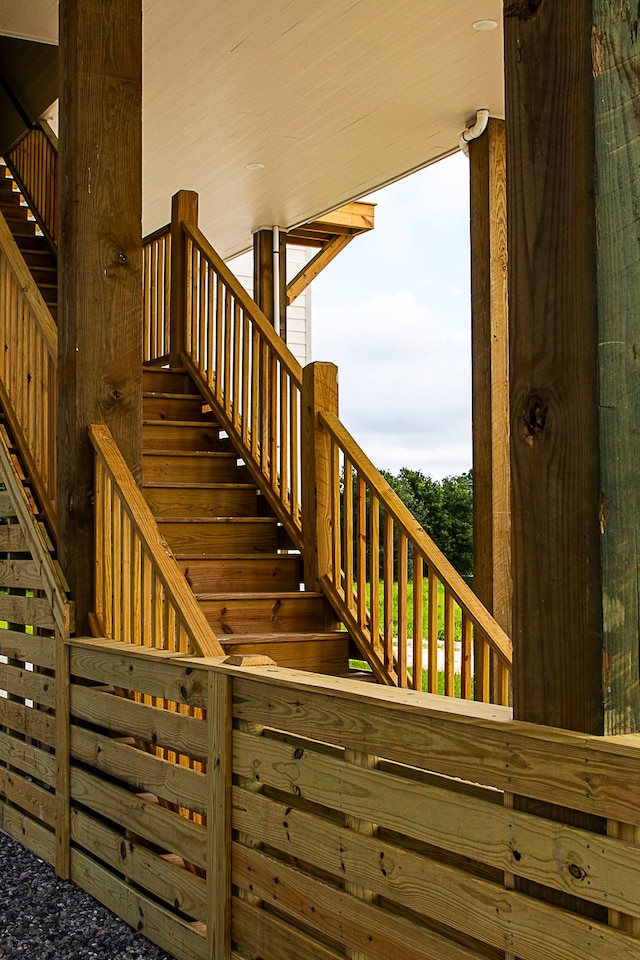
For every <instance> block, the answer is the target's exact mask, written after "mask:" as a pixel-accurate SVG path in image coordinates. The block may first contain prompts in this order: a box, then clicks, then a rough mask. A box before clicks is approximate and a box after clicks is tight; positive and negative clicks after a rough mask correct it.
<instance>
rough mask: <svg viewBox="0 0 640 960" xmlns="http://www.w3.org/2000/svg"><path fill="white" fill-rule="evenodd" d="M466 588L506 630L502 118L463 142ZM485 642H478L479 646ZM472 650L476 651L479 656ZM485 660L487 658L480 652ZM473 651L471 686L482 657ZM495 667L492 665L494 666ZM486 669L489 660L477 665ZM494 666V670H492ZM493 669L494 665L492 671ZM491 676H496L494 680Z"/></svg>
mask: <svg viewBox="0 0 640 960" xmlns="http://www.w3.org/2000/svg"><path fill="white" fill-rule="evenodd" d="M469 163H470V188H471V344H472V350H471V355H472V380H473V391H472V403H473V588H474V591H475V592H476V594H477V595H478V597H479V598H480V600H482V602H483V604H484V605H485V607H487V609H488V610H490V611H491V612H492V613H493V616H494V617H495V618H496V620H497V621H498V623H499V624H500V626H501V627H502V629H503V630H504V631H505V632H506V633H507V634H508V635H509V636H511V630H512V624H511V595H512V581H511V483H510V462H509V429H510V426H509V330H508V319H509V318H508V309H507V197H506V190H507V181H506V155H505V124H504V120H496V119H493V118H491V119H490V120H489V123H488V125H487V129H486V131H485V132H484V133H483V135H482V136H481V137H479V138H478V139H477V140H472V141H471V142H470V144H469ZM483 646H484V645H483ZM478 653H479V651H476V654H478ZM487 659H488V658H487ZM479 661H480V658H479V657H478V656H477V655H476V661H475V662H476V690H478V689H481V688H482V687H483V683H482V678H481V677H480V676H478V674H479V672H481V671H482V668H483V661H484V658H483V659H482V661H480V662H479ZM494 667H495V665H494ZM484 669H488V663H486V664H484ZM496 670H497V668H496ZM494 672H496V671H494ZM495 680H496V682H497V680H498V678H497V677H496V678H495Z"/></svg>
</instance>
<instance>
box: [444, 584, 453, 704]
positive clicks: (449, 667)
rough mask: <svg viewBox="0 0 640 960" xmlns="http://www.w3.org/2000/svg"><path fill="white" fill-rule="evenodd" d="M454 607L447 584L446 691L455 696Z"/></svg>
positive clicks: (445, 629) (445, 596)
mask: <svg viewBox="0 0 640 960" xmlns="http://www.w3.org/2000/svg"><path fill="white" fill-rule="evenodd" d="M454 628H455V620H454V607H453V594H452V593H451V592H450V590H449V589H448V587H447V586H446V585H445V588H444V693H445V696H446V697H453V695H454V686H453V683H454V681H453V674H454V665H453V664H454Z"/></svg>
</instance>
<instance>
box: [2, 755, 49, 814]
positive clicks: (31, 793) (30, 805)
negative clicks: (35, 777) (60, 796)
mask: <svg viewBox="0 0 640 960" xmlns="http://www.w3.org/2000/svg"><path fill="white" fill-rule="evenodd" d="M0 794H2V795H3V796H4V798H5V800H6V801H7V802H10V803H11V804H12V805H13V806H15V807H19V808H20V809H21V810H23V811H24V812H25V813H26V814H28V815H29V816H30V817H32V818H34V819H36V820H41V821H42V823H44V824H45V825H46V826H47V827H53V826H54V825H55V819H56V817H55V807H54V804H55V797H54V795H53V793H49V792H48V791H47V790H43V788H42V787H40V786H38V785H37V784H35V783H32V782H30V781H29V780H26V779H25V778H24V777H21V776H20V774H19V773H16V772H15V771H14V770H6V769H4V768H3V767H0Z"/></svg>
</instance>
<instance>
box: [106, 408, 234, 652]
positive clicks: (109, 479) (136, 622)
mask: <svg viewBox="0 0 640 960" xmlns="http://www.w3.org/2000/svg"><path fill="white" fill-rule="evenodd" d="M89 436H90V438H91V442H92V444H93V447H94V450H95V469H96V472H95V549H96V579H95V582H96V595H95V617H96V621H97V622H96V624H95V626H96V627H97V632H98V635H100V636H105V637H110V638H112V639H114V640H120V641H124V642H125V643H131V644H135V645H138V646H147V647H156V648H158V649H161V650H171V651H174V652H177V653H189V654H192V655H197V656H206V657H221V656H224V651H223V650H222V647H221V646H220V644H219V643H218V641H217V639H216V637H215V635H214V634H213V632H212V630H211V628H210V627H209V624H208V623H207V621H206V619H205V616H204V614H203V613H202V610H201V609H200V607H199V606H198V601H197V600H196V598H195V596H194V594H193V592H192V591H191V589H190V588H189V586H188V584H187V582H186V580H185V578H184V575H183V574H182V571H181V570H180V568H179V567H178V564H177V563H176V561H175V559H174V557H173V555H172V554H171V551H170V550H169V547H168V545H167V543H166V541H165V540H163V539H162V537H161V534H160V531H159V528H158V525H157V524H156V521H155V518H154V516H153V514H152V513H151V510H150V509H149V506H148V504H147V502H146V500H145V499H144V497H143V495H142V493H141V491H140V488H139V487H138V486H137V484H136V482H135V480H134V479H133V476H132V475H131V473H130V471H129V468H128V467H127V465H126V463H125V461H124V458H123V457H122V454H121V453H120V451H119V449H118V447H117V444H116V442H115V440H114V439H113V437H112V435H111V431H110V430H109V428H108V427H107V426H106V425H104V424H92V425H91V427H90V428H89Z"/></svg>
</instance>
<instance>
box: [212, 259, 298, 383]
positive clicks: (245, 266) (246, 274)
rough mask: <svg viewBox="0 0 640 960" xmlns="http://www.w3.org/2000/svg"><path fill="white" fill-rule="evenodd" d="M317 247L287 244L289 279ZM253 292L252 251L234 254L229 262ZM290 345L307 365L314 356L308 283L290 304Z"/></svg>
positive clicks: (250, 292) (288, 279)
mask: <svg viewBox="0 0 640 960" xmlns="http://www.w3.org/2000/svg"><path fill="white" fill-rule="evenodd" d="M315 252H316V251H315V250H309V249H307V248H306V247H294V246H288V247H287V282H289V281H290V280H292V279H293V277H295V275H296V274H297V273H298V271H299V270H301V269H302V267H303V266H304V265H305V264H306V263H307V262H308V261H309V260H310V259H311V257H312V256H313V255H314V253H315ZM227 265H228V266H229V267H230V268H231V270H233V272H234V273H235V275H236V277H237V278H238V280H239V281H240V283H241V284H242V286H243V287H244V288H245V290H246V291H247V293H248V294H249V295H250V296H253V251H252V250H248V251H247V252H246V253H242V254H240V256H239V257H234V258H233V259H232V260H229V261H228V264H227ZM287 346H288V347H289V349H290V350H291V352H292V354H293V355H294V357H295V358H296V360H297V361H298V362H299V363H300V364H301V365H302V366H304V365H305V364H306V363H308V362H309V360H310V359H311V291H310V289H309V287H307V289H306V290H305V291H304V293H301V294H300V296H299V297H298V298H297V299H296V300H294V301H293V303H292V304H291V306H290V307H288V308H287Z"/></svg>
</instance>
